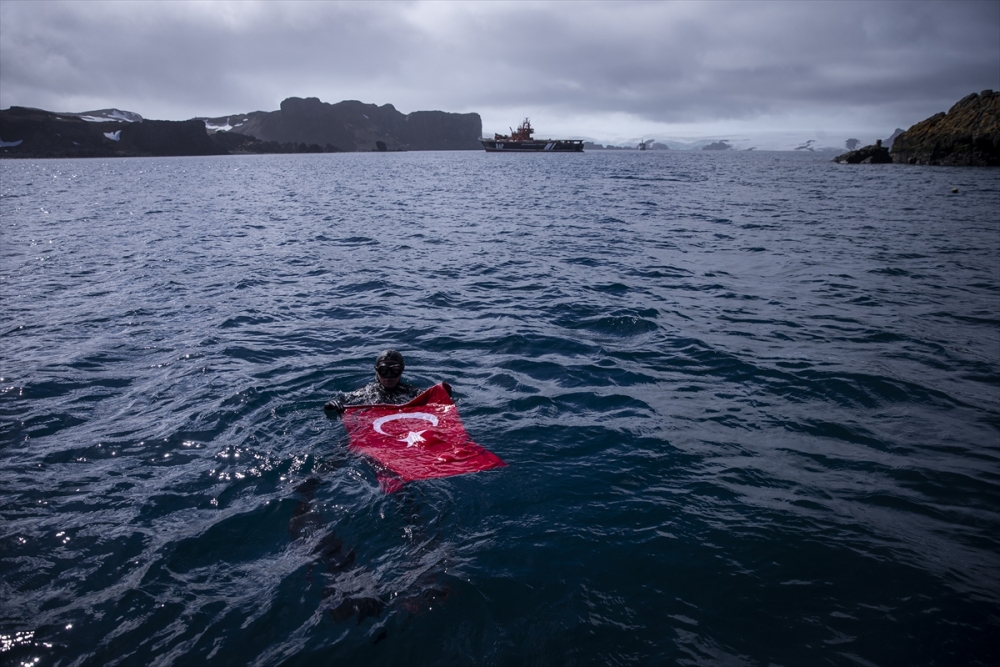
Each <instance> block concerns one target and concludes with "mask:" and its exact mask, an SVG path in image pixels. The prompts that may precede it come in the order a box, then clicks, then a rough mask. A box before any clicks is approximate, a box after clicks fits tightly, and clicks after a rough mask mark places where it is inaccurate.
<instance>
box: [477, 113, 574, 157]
mask: <svg viewBox="0 0 1000 667" xmlns="http://www.w3.org/2000/svg"><path fill="white" fill-rule="evenodd" d="M534 133H535V130H534V129H533V128H532V127H531V122H530V121H529V120H528V119H527V118H525V119H524V122H523V123H521V124H520V125H519V126H518V128H517V129H516V130H514V129H513V128H511V131H510V134H509V135H506V134H495V135H493V138H492V139H485V138H484V139H480V141H481V142H482V144H483V148H485V149H486V150H487V151H488V152H491V153H492V152H511V153H538V152H542V151H558V152H560V153H582V152H583V139H535V138H533V137H532V136H531V135H533V134H534Z"/></svg>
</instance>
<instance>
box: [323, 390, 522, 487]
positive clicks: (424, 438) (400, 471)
mask: <svg viewBox="0 0 1000 667" xmlns="http://www.w3.org/2000/svg"><path fill="white" fill-rule="evenodd" d="M343 420H344V426H345V427H347V433H348V436H350V439H351V444H350V447H351V449H353V450H354V451H356V452H359V453H361V454H364V455H365V456H367V457H369V458H371V459H373V460H374V461H375V462H376V463H377V464H379V465H378V466H377V467H381V468H384V469H385V470H379V483H380V484H381V485H382V487H383V488H384V489H385V490H386V491H395V490H397V489H398V488H399V487H400V486H402V484H403V483H404V482H411V481H414V480H418V479H431V478H434V477H449V476H451V475H462V474H464V473H468V472H479V471H481V470H489V469H491V468H499V467H502V466H505V465H507V464H505V463H504V462H503V461H502V460H500V458H499V457H498V456H496V455H495V454H493V453H492V452H489V451H487V450H486V449H483V448H482V447H480V446H479V445H477V444H476V443H474V442H473V441H472V440H471V439H470V438H469V434H468V433H466V432H465V427H464V426H462V420H461V419H459V416H458V408H456V407H455V403H454V402H453V401H452V400H451V396H450V395H449V394H448V389H447V388H446V385H445V384H444V383H441V384H436V385H434V386H433V387H431V388H430V389H428V390H427V391H425V392H424V393H422V394H420V395H419V396H417V397H416V398H415V399H413V400H412V401H410V402H409V403H406V404H405V405H354V406H348V407H347V408H346V409H345V410H344V415H343Z"/></svg>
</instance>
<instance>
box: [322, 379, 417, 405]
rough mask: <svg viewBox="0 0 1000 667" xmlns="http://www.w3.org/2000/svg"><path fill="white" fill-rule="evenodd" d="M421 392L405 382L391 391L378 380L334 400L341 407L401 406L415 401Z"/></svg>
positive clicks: (340, 395) (342, 394)
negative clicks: (378, 404)
mask: <svg viewBox="0 0 1000 667" xmlns="http://www.w3.org/2000/svg"><path fill="white" fill-rule="evenodd" d="M421 391H423V390H422V389H420V388H419V387H415V386H413V385H412V384H408V383H406V382H400V383H399V384H397V385H396V386H395V387H393V388H392V389H387V388H385V387H383V386H382V383H381V382H379V381H378V380H372V381H371V382H369V383H368V384H366V385H365V386H364V387H361V388H360V389H355V390H354V391H350V392H346V393H341V394H339V395H337V396H336V397H335V400H337V401H338V402H339V403H340V404H341V405H343V406H348V405H372V404H375V403H382V404H389V405H402V404H403V403H409V402H410V401H412V400H413V399H415V398H416V397H417V396H419V395H420V392H421Z"/></svg>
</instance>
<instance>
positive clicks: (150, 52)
mask: <svg viewBox="0 0 1000 667" xmlns="http://www.w3.org/2000/svg"><path fill="white" fill-rule="evenodd" d="M984 88H994V89H1000V2H995V1H990V2H964V3H962V2H949V3H936V2H905V3H904V2H889V3H878V2H858V3H854V2H834V3H821V2H807V3H789V2H777V3H749V2H736V3H645V2H643V3H629V2H609V3H599V2H596V3H566V2H553V3H546V2H540V3H509V4H508V3H468V4H462V3H367V4H361V3H316V2H306V3H259V4H254V3H172V2H171V3H110V4H104V3H73V2H70V3H62V2H44V3H37V2H19V1H13V0H4V2H3V3H0V106H3V107H7V106H10V105H23V106H38V107H42V108H47V109H53V110H62V111H74V110H75V111H81V110H85V109H92V108H101V107H109V106H117V107H119V108H125V109H128V110H132V111H137V112H139V113H141V114H143V115H144V116H147V117H150V118H178V119H179V118H190V117H192V116H195V115H223V114H227V113H240V112H244V111H251V110H256V109H263V110H269V109H275V108H277V105H278V103H279V102H280V101H281V100H282V99H284V98H285V97H289V96H293V95H294V96H316V97H320V98H321V99H323V100H325V101H330V102H336V101H340V100H342V99H360V100H362V101H365V102H374V103H377V104H383V103H386V102H390V103H393V104H395V105H396V106H397V108H399V109H400V110H402V111H404V112H407V111H413V110H417V109H444V110H448V111H480V112H484V117H485V118H484V120H488V119H490V118H492V117H493V116H496V117H498V118H499V117H500V116H503V118H502V119H501V122H503V123H504V124H503V125H502V127H506V125H507V124H512V123H514V122H516V120H517V118H518V116H519V115H520V114H521V113H531V114H535V113H538V114H543V115H544V116H545V117H546V118H548V119H549V120H550V123H551V124H558V123H559V122H560V121H559V119H560V118H563V117H566V118H569V117H578V118H589V119H592V120H591V121H590V122H593V123H596V124H597V125H600V124H601V123H602V122H607V121H601V118H606V117H608V114H617V116H616V117H617V118H621V117H622V115H625V116H628V117H631V118H634V119H635V122H636V124H641V123H643V122H647V123H650V124H652V125H654V126H659V127H665V126H670V125H673V124H682V125H683V124H687V125H697V124H703V125H704V124H712V123H715V124H719V123H723V124H724V123H727V122H729V123H732V124H735V125H734V126H745V127H753V126H754V125H755V124H758V125H760V126H761V127H763V126H764V125H766V124H768V123H770V124H772V125H773V124H774V123H776V122H777V123H782V124H788V123H793V124H794V123H795V122H802V123H814V124H817V123H818V124H827V125H828V126H840V127H842V126H844V124H848V125H849V124H850V123H854V125H853V127H859V128H864V127H869V126H870V127H874V126H886V125H891V126H894V125H900V124H902V125H908V124H911V123H913V122H916V121H918V120H921V119H923V118H924V117H926V116H928V115H930V114H932V113H935V112H937V111H941V110H945V109H947V108H948V107H949V106H950V105H951V104H952V103H954V102H955V101H956V100H958V99H959V98H961V97H963V96H964V95H967V94H968V93H970V92H973V91H978V90H981V89H984ZM567 122H568V121H567ZM838 124H839V125H838ZM577 126H579V122H577V125H576V126H574V128H576V127H577ZM485 129H486V130H487V131H492V128H491V127H490V126H489V122H487V127H486V128H485ZM600 129H601V128H600V127H595V128H594V129H593V132H592V136H598V135H599V134H600ZM772 129H773V128H772ZM889 129H891V127H890V128H889Z"/></svg>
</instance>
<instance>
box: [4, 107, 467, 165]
mask: <svg viewBox="0 0 1000 667" xmlns="http://www.w3.org/2000/svg"><path fill="white" fill-rule="evenodd" d="M481 133H482V120H481V119H480V117H479V114H476V113H465V114H457V113H447V112H444V111H414V112H412V113H409V114H403V113H400V112H399V111H397V110H396V109H395V107H393V106H392V105H391V104H384V105H382V106H381V107H379V106H376V105H374V104H364V103H362V102H357V101H346V102H339V103H337V104H326V103H324V102H320V101H319V100H318V99H316V98H305V99H302V98H298V97H290V98H288V99H286V100H285V101H284V102H282V103H281V109H280V110H278V111H254V112H252V113H248V114H240V115H233V116H226V117H219V118H194V119H191V120H186V121H167V120H149V119H144V118H143V117H142V116H140V115H139V114H137V113H134V112H131V111H122V110H120V109H100V110H97V111H86V112H81V113H55V112H51V111H45V110H42V109H30V108H26V107H11V108H9V109H5V110H2V111H0V156H2V157H126V156H171V155H177V156H182V155H226V154H232V153H324V152H326V153H330V152H341V151H375V150H380V151H388V150H482V145H481V144H480V143H479V135H480V134H481Z"/></svg>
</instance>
